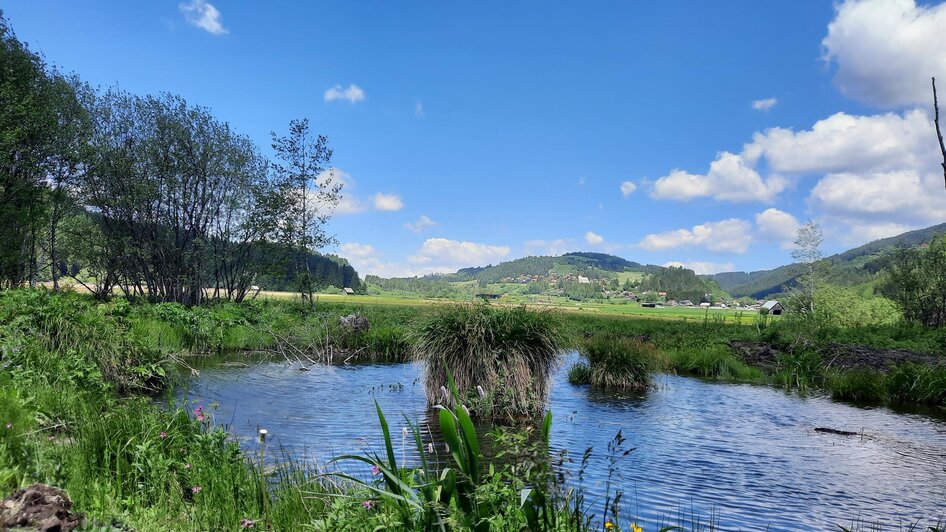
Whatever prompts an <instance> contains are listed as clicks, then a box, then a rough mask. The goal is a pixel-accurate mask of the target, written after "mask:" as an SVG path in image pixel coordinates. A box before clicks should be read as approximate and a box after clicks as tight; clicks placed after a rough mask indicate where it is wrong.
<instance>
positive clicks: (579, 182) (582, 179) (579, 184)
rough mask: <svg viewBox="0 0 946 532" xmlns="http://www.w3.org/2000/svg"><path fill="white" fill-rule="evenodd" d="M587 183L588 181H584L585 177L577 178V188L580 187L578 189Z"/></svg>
mask: <svg viewBox="0 0 946 532" xmlns="http://www.w3.org/2000/svg"><path fill="white" fill-rule="evenodd" d="M587 181H588V180H587V179H585V176H581V177H579V178H578V186H580V187H583V186H585V183H586V182H587Z"/></svg>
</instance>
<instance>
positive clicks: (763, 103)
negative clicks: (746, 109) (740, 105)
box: [752, 98, 778, 111]
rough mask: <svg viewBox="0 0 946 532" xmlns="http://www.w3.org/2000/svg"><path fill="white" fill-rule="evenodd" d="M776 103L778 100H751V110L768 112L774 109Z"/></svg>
mask: <svg viewBox="0 0 946 532" xmlns="http://www.w3.org/2000/svg"><path fill="white" fill-rule="evenodd" d="M777 103H778V98H765V99H763V100H753V101H752V108H753V109H755V110H756V111H768V110H769V109H771V108H773V107H775V104H777Z"/></svg>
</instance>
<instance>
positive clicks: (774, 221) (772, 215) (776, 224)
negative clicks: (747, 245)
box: [755, 208, 801, 249]
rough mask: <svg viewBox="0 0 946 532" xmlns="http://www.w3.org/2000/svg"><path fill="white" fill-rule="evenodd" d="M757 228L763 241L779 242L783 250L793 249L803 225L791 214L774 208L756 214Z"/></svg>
mask: <svg viewBox="0 0 946 532" xmlns="http://www.w3.org/2000/svg"><path fill="white" fill-rule="evenodd" d="M755 226H756V234H758V235H759V238H761V239H762V240H768V241H770V242H778V243H779V244H780V245H781V246H782V248H783V249H791V248H792V247H794V242H795V236H796V235H797V233H798V228H799V227H801V224H800V223H798V219H797V218H795V217H794V216H792V215H791V214H789V213H787V212H785V211H780V210H778V209H774V208H773V209H766V210H764V211H762V212H760V213H759V214H756V215H755Z"/></svg>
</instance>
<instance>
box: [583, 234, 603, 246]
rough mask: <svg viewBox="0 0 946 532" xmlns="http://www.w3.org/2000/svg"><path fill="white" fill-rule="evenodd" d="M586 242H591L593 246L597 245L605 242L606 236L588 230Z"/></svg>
mask: <svg viewBox="0 0 946 532" xmlns="http://www.w3.org/2000/svg"><path fill="white" fill-rule="evenodd" d="M585 242H587V243H589V244H591V245H592V246H597V245H598V244H601V243H602V242H604V237H603V236H601V235H598V234H595V233H593V232H591V231H588V232H587V233H585Z"/></svg>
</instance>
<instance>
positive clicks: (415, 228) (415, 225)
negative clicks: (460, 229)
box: [404, 214, 437, 233]
mask: <svg viewBox="0 0 946 532" xmlns="http://www.w3.org/2000/svg"><path fill="white" fill-rule="evenodd" d="M435 225H437V222H435V221H433V220H431V219H430V218H428V217H427V215H425V214H421V215H420V218H418V219H417V221H416V222H407V223H405V224H404V227H405V228H406V229H407V230H408V231H411V232H412V233H423V232H424V230H425V229H428V228H431V227H433V226H435Z"/></svg>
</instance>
